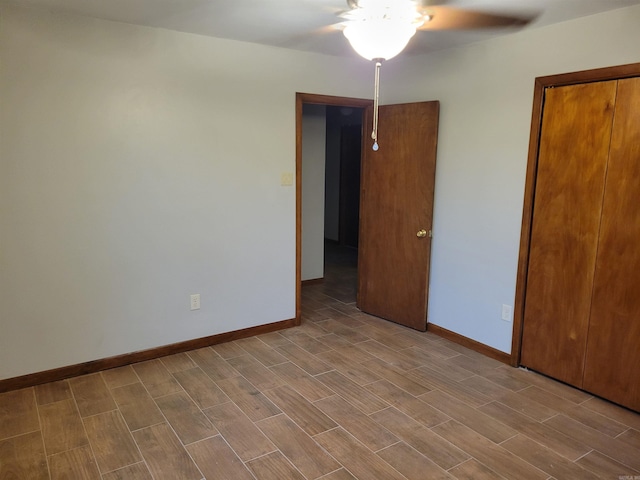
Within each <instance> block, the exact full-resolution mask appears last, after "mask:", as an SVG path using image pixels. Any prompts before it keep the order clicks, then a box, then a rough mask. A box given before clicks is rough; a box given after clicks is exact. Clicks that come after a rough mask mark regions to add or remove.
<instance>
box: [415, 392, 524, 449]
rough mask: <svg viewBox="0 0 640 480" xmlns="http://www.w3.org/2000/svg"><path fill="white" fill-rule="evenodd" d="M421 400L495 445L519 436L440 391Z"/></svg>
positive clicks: (512, 430) (422, 397) (426, 395)
mask: <svg viewBox="0 0 640 480" xmlns="http://www.w3.org/2000/svg"><path fill="white" fill-rule="evenodd" d="M420 400H422V401H423V402H426V403H428V404H429V405H431V406H432V407H434V408H437V409H438V410H440V411H441V412H443V413H444V414H445V415H448V416H449V417H451V418H452V419H454V420H456V421H457V422H458V423H461V424H463V425H466V426H467V427H469V428H470V429H471V430H474V431H475V432H477V433H479V434H480V435H482V436H484V437H486V438H488V439H489V440H491V441H492V442H494V443H501V442H504V441H505V440H507V439H509V438H511V437H514V436H515V435H517V432H516V431H515V430H514V429H512V428H511V427H508V426H507V425H504V424H502V423H499V422H496V421H495V419H494V418H492V417H490V416H489V415H486V414H484V413H482V412H481V411H479V410H478V409H475V408H473V407H471V406H469V405H467V404H466V403H464V402H461V401H460V400H458V399H456V398H453V397H452V396H451V395H447V394H446V393H444V392H441V391H439V390H434V391H432V392H429V393H427V394H425V395H422V396H421V397H420Z"/></svg>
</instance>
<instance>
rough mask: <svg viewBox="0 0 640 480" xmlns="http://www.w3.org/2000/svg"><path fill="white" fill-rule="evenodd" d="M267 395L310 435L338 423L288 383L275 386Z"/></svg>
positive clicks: (333, 426)
mask: <svg viewBox="0 0 640 480" xmlns="http://www.w3.org/2000/svg"><path fill="white" fill-rule="evenodd" d="M265 395H266V396H267V397H269V399H270V400H271V401H272V402H273V403H275V404H276V405H277V406H278V407H279V408H280V409H281V410H282V411H283V412H284V413H286V414H287V415H288V416H289V418H291V419H292V420H293V421H294V422H296V423H297V424H298V425H299V426H300V428H302V429H303V430H304V431H305V432H307V434H309V435H316V434H318V433H322V432H325V431H327V430H330V429H332V428H335V427H336V426H337V425H336V423H335V422H334V421H333V420H331V419H330V418H329V417H328V416H326V415H325V414H324V413H322V412H321V411H320V410H319V409H318V408H317V407H316V406H314V405H313V404H312V403H311V402H309V401H308V400H307V399H306V398H304V397H303V396H302V395H300V394H299V393H298V392H296V391H295V390H294V389H293V388H291V387H289V386H288V385H284V386H282V387H277V388H273V389H271V390H268V391H266V392H265Z"/></svg>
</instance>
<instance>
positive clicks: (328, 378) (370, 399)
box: [316, 371, 389, 415]
mask: <svg viewBox="0 0 640 480" xmlns="http://www.w3.org/2000/svg"><path fill="white" fill-rule="evenodd" d="M316 378H317V379H318V380H320V381H321V382H322V383H324V384H325V385H326V386H327V387H329V388H330V389H331V390H333V391H334V392H336V393H337V394H339V395H340V396H342V398H344V399H345V400H347V401H348V402H349V403H351V404H352V405H354V406H355V407H357V408H359V409H360V410H362V411H363V412H364V413H366V414H367V415H369V414H371V413H374V412H377V411H379V410H382V409H384V408H387V407H388V406H389V404H388V403H387V402H385V401H384V400H382V399H381V398H380V397H378V396H377V395H374V394H373V393H371V392H369V391H368V390H366V389H365V388H364V387H361V386H360V385H358V384H357V383H355V382H353V381H351V380H349V379H348V378H347V377H345V376H344V375H342V374H341V373H338V372H336V371H332V372H327V373H323V374H322V375H318V376H316Z"/></svg>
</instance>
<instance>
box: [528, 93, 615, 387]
mask: <svg viewBox="0 0 640 480" xmlns="http://www.w3.org/2000/svg"><path fill="white" fill-rule="evenodd" d="M545 95H546V96H545V104H544V113H543V117H542V130H541V137H540V146H539V153H538V172H537V180H536V188H535V197H534V206H533V220H532V227H531V240H530V252H529V268H528V276H527V288H526V297H525V310H524V322H523V334H522V351H521V364H522V365H524V366H526V367H529V368H531V369H533V370H536V371H539V372H542V373H545V374H547V375H550V376H551V377H554V378H557V379H559V380H561V381H563V382H566V383H569V384H571V385H575V386H578V387H581V386H582V375H583V367H584V355H585V350H586V343H587V331H588V324H589V315H590V306H591V293H592V287H593V278H594V271H595V262H596V252H597V247H598V233H599V227H600V216H601V210H602V197H603V192H604V183H605V175H606V166H607V158H608V155H609V143H610V136H611V124H612V120H613V111H614V107H613V105H614V103H615V95H616V82H615V81H611V82H598V83H590V84H583V85H571V86H566V87H557V88H551V89H547V90H546V93H545Z"/></svg>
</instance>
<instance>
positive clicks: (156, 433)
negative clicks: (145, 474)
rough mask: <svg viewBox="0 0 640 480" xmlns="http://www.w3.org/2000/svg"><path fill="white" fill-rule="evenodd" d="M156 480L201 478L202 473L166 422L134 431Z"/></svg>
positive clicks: (195, 479)
mask: <svg viewBox="0 0 640 480" xmlns="http://www.w3.org/2000/svg"><path fill="white" fill-rule="evenodd" d="M133 436H134V438H135V440H136V443H137V444H138V446H139V447H140V452H141V453H142V456H143V457H144V459H145V461H146V463H147V465H148V466H149V470H150V471H151V474H152V475H153V478H154V479H155V480H165V479H166V480H175V479H176V478H180V479H181V480H200V479H201V478H202V474H201V473H200V470H198V467H196V465H195V463H193V460H191V457H190V456H189V454H188V453H187V452H186V451H185V449H184V448H183V447H182V445H181V444H180V440H178V438H177V437H176V436H175V434H174V433H173V432H172V431H171V428H170V427H169V426H168V425H166V424H160V425H154V426H152V427H147V428H143V429H142V430H138V431H136V432H133Z"/></svg>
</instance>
